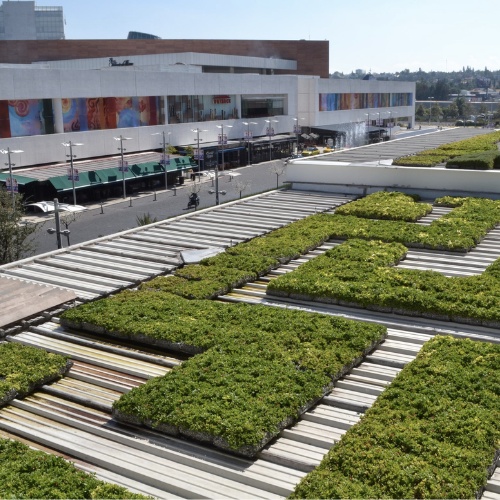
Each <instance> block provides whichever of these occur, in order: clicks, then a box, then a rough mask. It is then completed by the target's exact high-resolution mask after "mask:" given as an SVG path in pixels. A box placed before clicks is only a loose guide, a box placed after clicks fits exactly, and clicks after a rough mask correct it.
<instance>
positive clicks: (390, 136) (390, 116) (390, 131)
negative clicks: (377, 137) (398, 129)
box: [387, 111, 392, 140]
mask: <svg viewBox="0 0 500 500" xmlns="http://www.w3.org/2000/svg"><path fill="white" fill-rule="evenodd" d="M387 112H388V113H389V123H390V127H389V140H391V139H392V111H387Z"/></svg>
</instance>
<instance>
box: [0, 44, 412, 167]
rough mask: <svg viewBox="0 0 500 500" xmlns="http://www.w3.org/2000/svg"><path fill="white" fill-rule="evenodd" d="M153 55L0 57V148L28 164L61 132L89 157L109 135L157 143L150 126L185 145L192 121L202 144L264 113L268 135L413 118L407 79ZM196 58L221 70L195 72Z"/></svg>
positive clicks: (260, 123)
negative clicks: (336, 76)
mask: <svg viewBox="0 0 500 500" xmlns="http://www.w3.org/2000/svg"><path fill="white" fill-rule="evenodd" d="M160 56H161V55H160ZM160 56H143V57H144V58H147V57H150V59H148V60H146V59H145V60H143V61H139V63H140V64H137V63H138V61H137V58H135V59H136V60H135V62H134V65H130V66H121V65H118V66H116V65H115V66H105V67H103V64H105V63H107V61H100V60H99V61H96V60H93V61H89V60H80V61H79V62H78V63H77V62H71V61H67V62H61V61H58V62H54V63H46V64H33V65H0V149H6V148H7V147H10V148H11V149H16V150H22V151H23V153H21V154H19V155H18V158H16V160H17V165H18V166H30V165H40V164H45V163H54V162H64V161H65V160H66V157H65V154H66V152H65V149H64V147H63V146H62V145H61V143H63V142H67V141H69V140H72V141H74V142H78V143H83V146H80V147H79V148H78V157H79V158H93V157H99V156H107V155H111V154H116V144H117V143H116V141H115V140H114V139H113V138H114V137H116V136H118V135H122V136H124V137H128V138H130V140H128V141H127V143H126V148H127V152H139V151H149V150H151V149H158V147H159V139H158V136H156V135H154V134H156V133H158V132H160V133H161V132H163V131H165V132H167V133H169V135H168V137H169V141H170V143H171V144H173V145H186V144H194V143H195V142H196V141H195V137H196V134H194V133H193V132H192V130H193V129H197V128H199V129H201V130H206V131H205V132H203V133H201V134H200V138H201V139H202V140H203V142H210V141H217V137H218V134H219V133H220V129H219V128H218V127H217V125H221V124H222V125H230V126H231V127H227V128H225V129H224V133H225V134H227V136H228V140H240V141H242V140H243V138H244V137H245V131H248V130H249V131H250V132H251V133H252V135H253V137H254V138H258V137H265V136H266V134H267V132H268V131H267V129H268V128H269V123H267V122H266V121H265V120H273V122H272V124H271V125H272V128H273V129H274V134H276V135H279V134H282V135H283V134H292V133H293V132H294V125H296V124H297V123H299V124H300V125H301V126H302V127H316V126H323V125H337V124H339V125H341V124H349V123H352V122H356V123H360V122H364V121H367V120H368V117H367V116H366V115H368V114H370V115H371V116H370V121H372V120H378V119H386V120H389V119H390V120H391V121H396V120H397V119H398V118H400V117H405V118H406V119H407V120H408V121H409V122H410V123H413V122H414V111H415V107H414V96H415V84H414V83H410V82H378V81H360V80H332V79H321V78H319V77H309V76H307V77H306V76H296V75H273V74H261V73H263V72H265V73H269V72H270V71H273V70H274V69H280V70H286V69H293V65H294V61H284V60H279V59H264V58H256V57H248V58H247V57H243V56H223V55H219V54H214V55H213V56H212V55H207V54H204V55H203V57H201V56H200V55H190V56H184V59H182V58H181V57H180V55H179V57H177V58H172V54H169V55H168V58H167V57H164V58H163V59H162V58H161V57H160ZM210 56H212V58H211V59H210ZM155 57H156V59H155ZM117 59H118V64H121V62H122V61H121V60H122V59H123V58H117ZM130 59H132V58H130ZM175 59H179V61H177V62H176V63H173V61H174V60H175ZM259 59H260V60H259ZM179 63H180V64H179ZM206 65H208V66H210V65H211V66H212V67H223V68H229V72H227V73H213V72H202V68H204V67H205V66H206ZM52 66H53V67H52ZM96 66H99V68H100V69H97V67H96ZM80 67H84V68H85V69H78V68H80ZM238 68H239V69H238ZM240 71H241V72H240ZM243 71H246V72H245V73H243ZM379 113H380V114H379ZM296 119H298V121H297V120H296ZM245 122H246V123H250V122H254V123H251V124H250V125H245Z"/></svg>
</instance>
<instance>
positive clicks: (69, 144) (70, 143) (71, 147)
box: [62, 141, 83, 205]
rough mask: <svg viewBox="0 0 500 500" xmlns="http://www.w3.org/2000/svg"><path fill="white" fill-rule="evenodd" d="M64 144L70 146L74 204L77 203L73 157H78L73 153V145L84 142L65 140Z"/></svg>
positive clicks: (79, 144) (80, 144)
mask: <svg viewBox="0 0 500 500" xmlns="http://www.w3.org/2000/svg"><path fill="white" fill-rule="evenodd" d="M62 145H63V146H66V147H68V146H69V155H66V156H67V157H69V161H70V164H71V185H72V187H73V205H76V190H75V169H74V168H73V158H76V155H73V146H83V144H82V143H77V142H72V141H68V142H63V143H62Z"/></svg>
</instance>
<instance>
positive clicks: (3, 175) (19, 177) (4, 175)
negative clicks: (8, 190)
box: [0, 172, 38, 186]
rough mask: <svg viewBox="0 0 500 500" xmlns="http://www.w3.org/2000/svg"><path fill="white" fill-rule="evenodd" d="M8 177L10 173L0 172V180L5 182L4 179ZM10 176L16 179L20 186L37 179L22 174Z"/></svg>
mask: <svg viewBox="0 0 500 500" xmlns="http://www.w3.org/2000/svg"><path fill="white" fill-rule="evenodd" d="M8 177H10V174H8V173H5V172H3V173H1V174H0V182H5V179H7V178H8ZM12 177H13V178H14V179H16V180H17V183H18V184H19V185H20V186H24V185H26V184H29V183H30V182H37V181H38V179H33V178H32V177H25V176H24V175H17V174H13V175H12Z"/></svg>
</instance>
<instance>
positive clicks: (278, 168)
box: [270, 161, 286, 189]
mask: <svg viewBox="0 0 500 500" xmlns="http://www.w3.org/2000/svg"><path fill="white" fill-rule="evenodd" d="M285 170H286V167H285V165H283V163H282V162H281V161H275V162H274V163H273V164H272V165H271V168H270V172H271V173H272V174H275V175H276V189H278V188H279V184H278V178H279V176H280V175H282V174H284V173H285Z"/></svg>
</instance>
